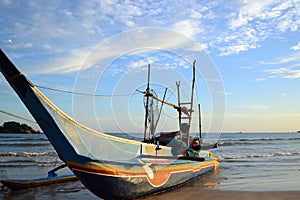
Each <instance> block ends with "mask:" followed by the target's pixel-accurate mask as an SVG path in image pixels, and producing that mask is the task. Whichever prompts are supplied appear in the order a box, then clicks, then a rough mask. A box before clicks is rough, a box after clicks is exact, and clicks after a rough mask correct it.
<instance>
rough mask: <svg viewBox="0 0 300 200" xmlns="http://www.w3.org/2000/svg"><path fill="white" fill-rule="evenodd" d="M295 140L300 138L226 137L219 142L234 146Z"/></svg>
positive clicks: (297, 141)
mask: <svg viewBox="0 0 300 200" xmlns="http://www.w3.org/2000/svg"><path fill="white" fill-rule="evenodd" d="M284 141H286V142H291V141H292V142H293V143H299V142H300V138H252V139H251V138H243V139H237V138H233V139H226V140H224V139H223V140H222V139H221V140H220V141H219V142H218V143H219V145H221V146H234V145H252V144H253V145H259V144H262V145H264V144H266V143H270V142H273V143H274V144H275V143H278V142H284Z"/></svg>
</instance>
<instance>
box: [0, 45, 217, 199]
mask: <svg viewBox="0 0 300 200" xmlns="http://www.w3.org/2000/svg"><path fill="white" fill-rule="evenodd" d="M148 69H150V66H149V67H148ZM0 70H1V72H2V74H3V75H4V77H5V78H6V80H7V81H8V83H9V84H10V86H11V87H12V88H13V89H14V90H15V92H16V93H17V94H18V96H19V98H20V99H21V100H22V101H23V103H24V104H25V106H26V107H27V109H28V110H29V112H30V113H31V114H32V116H33V117H34V119H35V120H36V122H37V123H38V124H39V126H40V128H41V129H42V130H43V132H44V133H45V134H46V136H47V138H48V139H49V141H50V143H51V144H52V145H53V147H54V148H55V150H56V152H57V154H58V156H59V158H60V159H61V160H62V161H63V162H64V163H66V165H67V166H68V167H69V168H70V169H71V170H72V172H73V173H74V174H75V175H76V176H77V177H78V179H79V180H80V181H81V182H82V183H83V184H84V185H85V186H86V188H87V189H89V190H90V191H91V192H92V193H94V194H95V195H97V196H98V197H100V198H103V199H134V198H138V197H142V196H146V195H150V194H153V193H157V192H161V191H165V190H168V189H170V188H173V187H175V186H178V185H181V184H184V183H187V182H189V181H192V180H194V179H195V178H197V177H199V176H202V175H205V174H207V173H209V172H213V171H214V170H216V169H217V168H218V165H219V160H218V159H217V158H216V157H215V156H214V154H213V153H211V152H210V151H207V150H202V149H201V150H200V151H198V155H197V156H190V155H189V154H188V153H186V151H185V152H183V154H181V153H182V147H185V145H186V147H188V146H189V145H190V144H191V143H192V138H191V136H190V135H189V131H190V126H189V125H190V122H191V116H192V112H194V109H193V108H192V105H193V93H192V95H191V96H192V98H191V102H189V104H188V105H189V106H190V107H189V108H186V107H185V106H183V104H181V103H180V102H178V104H177V105H175V104H171V103H169V102H166V101H165V98H163V99H159V98H158V97H157V96H156V95H154V93H153V92H152V90H151V89H150V80H149V79H150V73H148V84H147V89H146V91H144V92H142V93H143V95H144V97H145V102H146V103H145V108H146V112H145V131H144V140H143V141H136V140H129V139H125V138H121V137H116V136H113V135H109V134H105V133H101V132H98V131H95V130H92V129H90V128H88V127H86V126H84V125H82V124H80V123H78V122H76V121H75V120H74V119H73V118H71V117H69V116H68V115H66V114H65V113H64V112H63V111H61V110H60V109H59V108H58V107H56V106H55V105H54V104H53V103H52V102H51V101H50V100H49V99H47V98H46V97H45V96H44V95H43V94H42V93H41V92H40V91H39V90H38V88H37V87H36V86H34V84H32V83H31V82H30V81H29V80H28V79H27V78H26V77H25V76H24V74H22V73H21V72H20V71H19V70H18V69H17V68H16V67H15V65H14V64H13V63H12V62H11V61H10V59H9V58H8V57H7V56H6V55H5V54H4V52H3V51H2V50H1V49H0ZM194 73H195V67H194ZM179 85H180V84H179V82H178V83H177V86H178V88H179ZM193 85H194V81H193ZM154 100H155V101H159V102H161V105H165V104H167V105H170V106H173V107H174V108H175V109H176V110H177V111H178V113H179V122H180V130H179V131H175V132H170V133H158V134H157V133H155V127H156V123H155V122H154V121H153V120H152V110H151V109H152V107H151V105H152V101H154ZM199 108H200V105H199ZM199 110H200V109H199ZM184 113H185V114H184ZM199 127H201V125H199ZM148 133H150V136H147V135H148ZM200 135H201V131H200Z"/></svg>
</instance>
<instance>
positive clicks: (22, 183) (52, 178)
mask: <svg viewBox="0 0 300 200" xmlns="http://www.w3.org/2000/svg"><path fill="white" fill-rule="evenodd" d="M64 167H66V165H65V164H63V165H61V166H59V167H56V168H55V169H53V170H50V171H49V172H48V176H47V177H44V178H35V179H7V180H1V183H2V184H3V187H7V188H9V189H12V190H24V189H28V188H33V187H39V186H45V185H50V184H54V183H63V182H68V181H76V180H78V179H77V177H76V176H75V175H74V174H65V175H58V174H57V173H56V171H57V170H59V169H62V168H64Z"/></svg>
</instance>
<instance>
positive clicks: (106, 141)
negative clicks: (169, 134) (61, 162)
mask: <svg viewBox="0 0 300 200" xmlns="http://www.w3.org/2000/svg"><path fill="white" fill-rule="evenodd" d="M32 89H33V91H34V93H35V94H36V96H37V97H38V98H39V100H40V101H41V103H42V104H43V105H44V106H45V108H46V109H47V111H48V112H49V114H50V115H51V116H52V118H53V120H54V121H55V122H56V123H57V125H58V127H59V128H60V130H61V132H62V133H63V134H64V136H65V137H66V138H67V140H68V141H69V143H70V144H71V146H73V148H74V150H75V151H76V153H77V154H79V155H82V156H86V157H89V158H91V159H94V160H106V161H116V160H117V161H127V162H128V161H130V160H132V161H137V156H138V155H139V154H140V153H141V152H143V153H145V154H146V153H147V154H155V153H156V152H155V146H154V145H151V144H143V145H142V146H141V144H142V143H141V142H138V141H133V140H127V139H124V138H119V137H115V136H111V135H107V134H104V133H100V132H97V131H95V130H92V129H90V128H88V127H85V126H83V125H81V124H79V123H78V122H76V121H75V120H74V119H72V118H71V117H69V116H68V115H66V114H65V113H64V112H63V111H61V110H60V109H59V108H57V107H56V106H55V105H54V104H53V103H52V102H51V101H50V100H49V99H47V97H45V96H44V95H43V94H42V93H41V92H40V91H39V90H38V89H37V88H36V87H33V88H32ZM141 148H142V150H141ZM166 149H167V147H166V148H164V149H163V150H162V151H160V152H159V153H163V154H164V155H168V153H167V152H170V151H166ZM169 155H171V154H170V153H169Z"/></svg>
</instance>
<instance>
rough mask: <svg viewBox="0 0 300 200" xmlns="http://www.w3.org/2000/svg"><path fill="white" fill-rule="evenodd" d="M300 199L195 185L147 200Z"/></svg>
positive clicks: (298, 193) (294, 194) (295, 194)
mask: <svg viewBox="0 0 300 200" xmlns="http://www.w3.org/2000/svg"><path fill="white" fill-rule="evenodd" d="M299 198H300V191H263V192H255V191H233V190H219V189H215V188H210V187H205V188H201V187H195V186H193V185H191V186H189V185H187V186H185V187H180V188H176V189H175V190H172V191H169V192H165V193H160V194H156V195H152V196H148V197H146V198H142V199H146V200H151V199H155V200H165V199H172V200H175V199H176V200H177V199H178V200H181V199H195V200H196V199H197V200H198V199H205V200H216V199H222V200H229V199H230V200H241V199H242V200H257V199H263V200H296V199H299Z"/></svg>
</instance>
